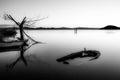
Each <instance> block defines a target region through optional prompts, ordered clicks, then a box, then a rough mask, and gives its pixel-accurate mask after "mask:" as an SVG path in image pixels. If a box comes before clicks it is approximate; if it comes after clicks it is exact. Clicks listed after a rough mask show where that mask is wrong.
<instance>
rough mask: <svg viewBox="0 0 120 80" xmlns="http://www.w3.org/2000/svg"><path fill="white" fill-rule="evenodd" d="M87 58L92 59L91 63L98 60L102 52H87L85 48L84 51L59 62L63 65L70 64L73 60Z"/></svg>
mask: <svg viewBox="0 0 120 80" xmlns="http://www.w3.org/2000/svg"><path fill="white" fill-rule="evenodd" d="M87 57H90V58H91V59H90V60H89V61H92V60H95V59H98V58H99V57H100V52H99V51H96V50H86V48H84V50H83V51H80V52H75V53H72V54H69V55H67V56H64V57H62V58H58V59H57V62H62V63H63V64H69V62H68V60H72V59H75V58H87Z"/></svg>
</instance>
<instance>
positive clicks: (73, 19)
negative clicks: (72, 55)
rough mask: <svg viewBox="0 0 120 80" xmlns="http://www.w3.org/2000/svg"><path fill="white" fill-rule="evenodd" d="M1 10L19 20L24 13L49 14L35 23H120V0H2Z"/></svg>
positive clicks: (73, 25) (49, 25)
mask: <svg viewBox="0 0 120 80" xmlns="http://www.w3.org/2000/svg"><path fill="white" fill-rule="evenodd" d="M0 10H1V11H0V16H2V15H3V13H10V14H11V15H13V17H15V19H17V20H18V21H19V19H22V18H23V17H24V16H26V17H28V18H33V17H38V16H39V17H41V18H43V17H47V16H48V18H47V19H45V20H42V21H40V22H37V24H36V26H44V27H51V26H53V27H78V26H82V27H84V26H85V27H103V26H106V25H116V26H120V0H0ZM7 22H8V21H7ZM3 23H5V21H4V20H2V19H0V24H3Z"/></svg>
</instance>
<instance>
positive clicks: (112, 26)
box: [101, 25, 120, 29]
mask: <svg viewBox="0 0 120 80" xmlns="http://www.w3.org/2000/svg"><path fill="white" fill-rule="evenodd" d="M101 29H120V28H119V27H117V26H114V25H108V26H105V27H103V28H101Z"/></svg>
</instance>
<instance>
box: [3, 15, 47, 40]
mask: <svg viewBox="0 0 120 80" xmlns="http://www.w3.org/2000/svg"><path fill="white" fill-rule="evenodd" d="M3 18H4V19H5V20H11V21H13V22H14V23H15V24H16V25H17V26H18V27H19V29H20V40H24V36H23V33H24V34H25V35H26V36H27V37H29V38H30V39H32V38H31V37H30V36H28V35H27V34H26V33H25V32H24V31H23V27H24V26H27V27H28V26H29V27H30V26H33V25H34V24H35V23H36V21H40V20H43V19H46V18H47V17H46V18H40V19H35V20H32V19H31V20H30V19H29V20H28V19H27V18H26V17H24V18H23V20H22V21H21V22H17V21H16V20H15V19H14V18H13V17H12V16H11V15H10V14H4V15H3ZM32 41H35V40H33V39H32Z"/></svg>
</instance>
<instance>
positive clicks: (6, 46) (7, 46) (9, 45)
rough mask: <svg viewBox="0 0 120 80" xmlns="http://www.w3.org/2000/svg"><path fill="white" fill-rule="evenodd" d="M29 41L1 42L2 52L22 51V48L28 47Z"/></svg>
mask: <svg viewBox="0 0 120 80" xmlns="http://www.w3.org/2000/svg"><path fill="white" fill-rule="evenodd" d="M27 41H28V40H20V41H11V42H0V52H5V51H18V50H20V49H21V46H25V45H27Z"/></svg>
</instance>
